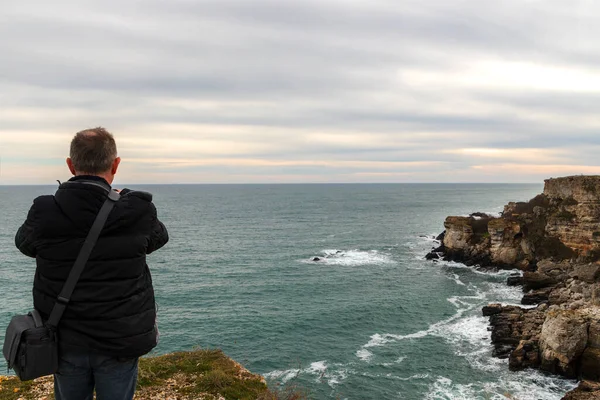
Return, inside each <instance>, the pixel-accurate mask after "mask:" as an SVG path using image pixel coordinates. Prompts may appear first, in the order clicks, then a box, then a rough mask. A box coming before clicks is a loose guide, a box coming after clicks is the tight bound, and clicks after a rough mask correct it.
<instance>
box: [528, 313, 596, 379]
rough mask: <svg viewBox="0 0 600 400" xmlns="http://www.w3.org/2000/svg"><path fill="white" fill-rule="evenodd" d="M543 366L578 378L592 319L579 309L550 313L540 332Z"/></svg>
mask: <svg viewBox="0 0 600 400" xmlns="http://www.w3.org/2000/svg"><path fill="white" fill-rule="evenodd" d="M539 340H540V342H539V346H540V352H541V368H542V369H543V370H545V371H548V372H552V373H558V374H561V375H564V376H566V377H570V378H574V377H576V375H577V363H578V361H579V357H581V355H582V354H583V351H584V350H585V348H586V345H587V341H588V322H587V321H586V319H585V318H583V317H582V315H581V314H580V313H578V312H573V311H560V312H556V313H549V314H548V316H547V317H546V321H545V322H544V325H543V326H542V331H541V334H540V339H539Z"/></svg>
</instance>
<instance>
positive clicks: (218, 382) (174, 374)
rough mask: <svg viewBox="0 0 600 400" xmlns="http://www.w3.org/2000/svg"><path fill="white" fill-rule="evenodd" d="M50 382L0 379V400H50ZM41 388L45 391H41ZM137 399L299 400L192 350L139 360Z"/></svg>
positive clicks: (216, 354)
mask: <svg viewBox="0 0 600 400" xmlns="http://www.w3.org/2000/svg"><path fill="white" fill-rule="evenodd" d="M51 382H52V378H51V377H46V378H41V379H40V380H36V381H33V382H20V381H19V380H18V379H16V378H14V377H0V400H17V399H19V398H22V399H25V400H34V399H35V400H37V399H40V398H45V399H47V400H51V399H53V398H54V396H53V395H52V393H51V392H52V384H51ZM41 387H43V388H44V389H41ZM135 398H136V399H139V400H142V399H165V398H176V399H198V398H202V399H207V400H208V399H219V398H225V399H226V400H255V399H256V400H302V399H306V398H307V396H306V395H305V394H304V393H303V392H301V391H298V390H296V389H295V388H287V389H283V390H280V391H271V390H269V388H268V387H267V384H266V382H265V380H264V378H263V377H261V376H260V375H255V374H252V373H250V372H249V371H248V370H246V369H245V368H243V367H242V366H241V365H240V364H238V363H236V362H235V361H233V360H232V359H230V358H229V357H227V356H226V355H225V354H224V353H223V352H222V351H221V350H202V349H198V350H194V351H188V352H178V353H171V354H167V355H164V356H159V357H146V358H141V359H140V365H139V374H138V387H137V392H136V397H135Z"/></svg>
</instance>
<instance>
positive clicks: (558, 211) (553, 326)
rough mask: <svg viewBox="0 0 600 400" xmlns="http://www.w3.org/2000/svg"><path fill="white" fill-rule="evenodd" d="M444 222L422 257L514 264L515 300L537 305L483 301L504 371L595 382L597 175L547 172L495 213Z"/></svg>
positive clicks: (588, 394)
mask: <svg viewBox="0 0 600 400" xmlns="http://www.w3.org/2000/svg"><path fill="white" fill-rule="evenodd" d="M444 227H445V228H446V231H445V233H444V234H442V235H440V239H441V245H440V247H438V248H437V249H434V250H433V251H432V252H431V253H430V254H429V255H428V256H427V258H428V259H433V260H435V259H438V258H443V259H445V260H453V261H459V262H464V263H465V264H467V265H479V266H481V267H495V268H518V269H520V270H521V271H523V272H522V277H521V276H513V277H511V278H509V281H508V283H509V284H512V285H516V284H520V285H522V286H523V292H524V296H523V300H522V303H523V304H538V307H537V308H534V309H521V308H519V307H514V306H501V305H500V304H493V305H490V306H487V307H484V309H483V313H484V315H487V316H489V317H490V324H491V327H492V343H493V344H494V347H495V350H494V354H495V355H496V356H498V357H507V358H509V366H510V368H511V369H512V370H519V369H523V368H527V367H534V368H540V369H542V370H545V371H548V372H551V373H556V374H560V375H563V376H567V377H571V378H581V379H585V380H589V381H600V285H599V282H600V176H571V177H564V178H555V179H548V180H546V181H545V185H544V192H543V193H542V194H540V195H538V196H536V197H535V198H533V199H531V200H530V201H529V202H518V203H509V204H507V205H506V206H505V207H504V211H503V213H502V215H501V216H500V217H493V216H489V215H484V214H480V213H476V214H472V215H470V216H469V217H448V218H446V221H445V222H444ZM597 387H598V386H597V385H594V384H592V383H589V382H587V383H585V384H582V388H580V390H579V391H577V392H576V393H572V394H570V395H569V396H571V397H569V398H581V399H583V398H596V397H593V396H599V397H600V392H595V391H594V390H595V389H594V390H592V389H593V388H597ZM590 388H592V389H590ZM573 396H575V397H573ZM581 396H583V397H581Z"/></svg>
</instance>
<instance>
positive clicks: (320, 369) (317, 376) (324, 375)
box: [264, 361, 353, 388]
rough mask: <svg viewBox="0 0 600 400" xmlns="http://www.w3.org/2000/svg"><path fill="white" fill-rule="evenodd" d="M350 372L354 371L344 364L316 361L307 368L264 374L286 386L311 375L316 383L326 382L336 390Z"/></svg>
mask: <svg viewBox="0 0 600 400" xmlns="http://www.w3.org/2000/svg"><path fill="white" fill-rule="evenodd" d="M350 372H353V371H350V370H349V369H348V366H347V365H344V364H333V365H330V364H329V363H328V362H327V361H315V362H313V363H311V364H310V365H309V366H308V367H307V368H303V369H289V370H285V371H279V370H276V371H271V372H268V373H266V374H264V377H265V378H267V379H270V380H277V381H279V382H280V383H282V384H285V383H287V382H289V381H290V380H292V379H294V378H296V377H298V376H300V375H309V376H312V377H313V378H314V380H315V382H319V383H320V382H325V383H327V385H329V386H330V387H332V388H334V387H335V386H336V385H339V384H340V383H341V382H343V381H344V380H346V379H347V378H348V375H349V373H350Z"/></svg>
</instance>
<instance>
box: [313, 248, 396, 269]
mask: <svg viewBox="0 0 600 400" xmlns="http://www.w3.org/2000/svg"><path fill="white" fill-rule="evenodd" d="M305 262H307V261H306V260H305ZM308 262H311V263H315V264H327V265H343V266H360V265H380V264H392V263H394V260H392V258H391V257H390V255H389V254H386V253H382V252H380V251H378V250H367V251H364V250H357V249H353V250H338V249H326V250H323V251H322V252H321V254H320V255H318V256H316V257H311V259H310V260H308Z"/></svg>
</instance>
